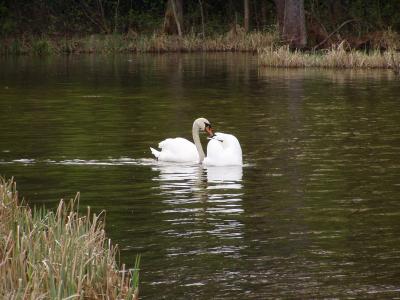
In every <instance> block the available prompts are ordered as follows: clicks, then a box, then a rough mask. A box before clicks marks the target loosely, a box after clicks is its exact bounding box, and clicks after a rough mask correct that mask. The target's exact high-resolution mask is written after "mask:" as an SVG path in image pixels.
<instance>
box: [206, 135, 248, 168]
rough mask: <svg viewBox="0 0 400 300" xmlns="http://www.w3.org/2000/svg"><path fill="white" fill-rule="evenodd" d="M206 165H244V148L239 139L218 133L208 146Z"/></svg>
mask: <svg viewBox="0 0 400 300" xmlns="http://www.w3.org/2000/svg"><path fill="white" fill-rule="evenodd" d="M221 141H223V142H221ZM204 164H206V165H210V166H229V165H242V164H243V159H242V148H241V147H240V143H239V141H238V139H237V138H236V137H235V136H234V135H232V134H227V133H221V132H217V133H215V138H213V139H211V140H210V142H209V143H208V145H207V157H206V158H205V159H204Z"/></svg>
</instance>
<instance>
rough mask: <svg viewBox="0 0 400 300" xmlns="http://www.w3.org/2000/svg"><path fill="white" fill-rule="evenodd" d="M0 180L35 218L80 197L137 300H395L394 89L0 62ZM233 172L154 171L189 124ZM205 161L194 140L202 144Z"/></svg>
mask: <svg viewBox="0 0 400 300" xmlns="http://www.w3.org/2000/svg"><path fill="white" fill-rule="evenodd" d="M0 67H1V72H0V111H1V118H0V128H1V135H0V174H2V175H6V176H8V177H10V176H14V177H15V179H16V181H17V183H18V186H19V191H20V193H21V194H22V195H23V196H25V197H26V199H27V200H28V202H30V203H31V204H37V205H42V204H45V205H46V206H48V207H49V208H53V207H54V206H55V205H56V203H57V201H58V200H59V199H60V198H64V199H68V198H71V197H74V195H75V193H76V192H77V191H80V192H81V207H85V206H90V207H91V209H92V210H94V211H101V210H106V211H107V216H106V223H107V224H106V226H107V232H108V235H109V236H110V237H111V238H112V239H113V241H114V242H116V243H118V244H119V245H120V248H121V260H122V261H124V262H127V263H128V264H130V265H132V264H133V262H134V258H135V255H136V254H137V253H141V255H142V263H141V268H142V271H141V297H142V298H143V299H160V298H167V299H211V298H213V299H239V298H243V299H265V298H278V297H280V298H346V297H347V298H351V297H356V298H360V297H361V298H399V297H400V271H399V270H400V234H399V232H400V201H399V200H400V199H399V194H400V193H399V192H400V180H399V178H400V176H399V175H400V159H399V158H400V155H399V153H400V130H399V128H400V127H399V125H400V99H399V95H400V84H399V83H400V81H399V78H396V77H394V76H393V74H392V73H391V72H390V71H343V70H339V71H327V70H307V71H305V70H276V69H267V68H265V69H260V68H258V67H257V57H256V56H252V55H244V54H238V55H236V54H209V55H200V54H192V55H161V56H153V55H140V56H135V55H133V56H132V55H129V56H115V57H99V56H76V57H75V56H71V57H63V58H48V59H32V58H27V57H22V58H19V59H4V58H3V59H2V60H1V62H0ZM200 116H204V117H206V118H208V119H209V120H210V121H211V122H212V124H213V127H214V128H215V129H216V130H217V131H222V132H229V133H233V134H235V135H236V136H237V137H238V139H239V141H240V142H241V144H242V149H243V153H244V162H245V165H244V166H243V168H241V167H230V168H209V169H205V168H203V167H201V166H198V165H176V164H167V163H159V162H157V161H155V160H153V159H152V158H151V154H150V151H149V146H156V145H157V144H158V142H159V141H161V140H162V139H164V138H166V137H175V136H182V137H186V138H190V135H191V125H192V122H193V120H194V119H195V118H197V117H200ZM202 138H203V142H204V145H205V143H206V140H205V136H203V137H202Z"/></svg>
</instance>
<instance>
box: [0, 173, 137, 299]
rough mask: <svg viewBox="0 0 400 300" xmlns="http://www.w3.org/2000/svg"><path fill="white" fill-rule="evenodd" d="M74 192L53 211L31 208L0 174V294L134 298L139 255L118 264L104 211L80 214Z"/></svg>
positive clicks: (27, 296) (11, 184) (11, 183)
mask: <svg viewBox="0 0 400 300" xmlns="http://www.w3.org/2000/svg"><path fill="white" fill-rule="evenodd" d="M78 196H79V195H78ZM78 196H77V197H76V199H74V200H71V201H70V202H68V203H65V202H64V201H63V200H61V201H60V203H59V205H58V208H57V210H56V211H55V212H53V211H48V210H46V209H44V208H39V209H38V208H34V209H33V210H32V209H31V208H29V207H28V206H27V205H26V204H24V203H23V201H20V200H19V199H18V193H17V190H16V184H15V183H14V182H13V181H12V180H8V181H6V180H4V179H0V278H1V280H0V298H1V299H137V298H138V282H139V273H138V270H139V269H138V266H139V262H140V258H139V257H138V258H137V260H136V262H135V267H134V269H132V270H126V268H125V265H123V266H122V270H120V269H119V268H118V266H117V263H116V256H117V254H118V249H117V247H116V246H113V245H112V244H111V241H110V240H109V239H107V238H106V235H105V231H104V222H103V216H102V215H100V216H97V215H95V214H93V216H91V213H90V210H89V209H88V211H87V214H86V215H85V216H81V215H79V213H78V209H77V206H78V205H79V201H78Z"/></svg>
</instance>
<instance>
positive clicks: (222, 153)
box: [150, 118, 242, 166]
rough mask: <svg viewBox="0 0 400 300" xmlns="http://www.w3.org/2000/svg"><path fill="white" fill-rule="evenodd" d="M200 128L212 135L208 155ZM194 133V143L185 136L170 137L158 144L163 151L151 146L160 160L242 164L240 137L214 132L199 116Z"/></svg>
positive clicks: (210, 164)
mask: <svg viewBox="0 0 400 300" xmlns="http://www.w3.org/2000/svg"><path fill="white" fill-rule="evenodd" d="M200 130H202V131H205V132H207V133H208V134H209V135H210V138H209V139H210V141H209V143H208V145H207V157H205V154H204V151H203V147H202V146H201V142H200V137H199V132H200ZM192 135H193V141H194V143H192V142H190V141H188V140H187V139H184V138H180V137H178V138H169V139H166V140H163V141H162V142H160V143H159V144H158V147H159V148H160V149H161V151H158V150H156V149H153V148H151V147H150V150H151V152H152V153H153V155H154V156H155V157H156V158H157V159H158V160H160V161H168V162H180V163H183V162H196V163H203V164H204V165H207V166H235V165H236V166H241V165H242V148H241V147H240V143H239V141H238V139H237V138H236V137H235V136H233V135H231V134H227V133H221V132H217V133H215V134H214V133H213V131H212V128H211V124H210V122H209V121H208V120H207V119H205V118H198V119H196V120H195V121H194V122H193V127H192Z"/></svg>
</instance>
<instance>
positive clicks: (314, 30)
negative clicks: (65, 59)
mask: <svg viewBox="0 0 400 300" xmlns="http://www.w3.org/2000/svg"><path fill="white" fill-rule="evenodd" d="M399 32H400V2H399V1H397V0H388V1H379V0H373V1H368V3H366V2H365V1H361V0H360V1H347V0H329V1H323V0H240V1H209V0H185V1H183V0H165V1H164V0H155V1H147V0H135V1H121V0H79V1H72V2H71V1H61V0H56V1H53V0H52V1H50V0H33V1H0V53H2V54H3V55H21V54H36V55H46V54H70V53H120V52H121V53H131V52H156V53H162V52H195V51H196V52H197V51H246V52H260V53H262V54H261V56H262V64H263V65H268V66H286V67H291V66H296V67H300V66H302V67H309V66H321V67H341V66H346V67H368V68H369V67H372V68H376V67H380V68H387V67H392V68H393V69H395V68H394V67H393V66H394V65H396V64H397V65H398V61H397V62H396V59H397V58H396V57H397V55H396V52H397V51H399V50H400V35H399ZM320 50H324V51H325V50H328V52H324V51H320ZM300 51H301V52H300ZM355 51H360V52H355ZM385 52H388V53H385ZM268 56H269V57H268ZM389 57H390V59H389ZM340 59H343V60H342V61H340ZM393 62H394V63H393Z"/></svg>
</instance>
